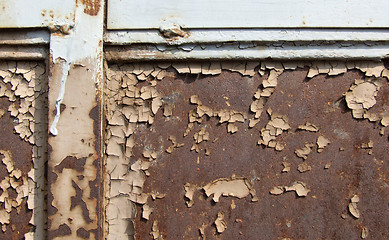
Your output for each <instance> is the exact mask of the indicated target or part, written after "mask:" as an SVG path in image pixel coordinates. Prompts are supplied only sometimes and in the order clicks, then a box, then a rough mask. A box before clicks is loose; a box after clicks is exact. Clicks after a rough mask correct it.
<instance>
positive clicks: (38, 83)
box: [0, 61, 47, 239]
mask: <svg viewBox="0 0 389 240" xmlns="http://www.w3.org/2000/svg"><path fill="white" fill-rule="evenodd" d="M0 80H1V81H0V97H3V98H8V101H9V104H10V105H9V107H8V112H6V110H3V112H2V115H4V114H7V115H8V114H9V115H10V116H11V117H12V118H13V119H14V121H13V122H14V123H13V125H14V127H13V128H14V133H15V134H17V135H19V137H20V139H21V140H24V141H25V142H28V143H29V145H30V146H31V149H32V152H31V155H30V157H28V158H27V159H23V161H25V163H23V164H24V165H25V166H29V165H30V164H31V163H30V161H31V162H32V168H31V169H28V170H27V169H25V168H24V167H19V168H18V167H17V166H19V165H16V164H19V162H20V161H21V160H22V159H14V156H13V154H12V153H11V151H10V150H0V155H2V162H3V164H4V165H5V166H6V169H7V172H8V175H7V176H5V178H4V179H3V180H2V181H1V188H2V195H1V197H0V198H1V199H2V202H3V203H4V208H5V209H2V210H1V211H2V212H3V213H2V216H3V217H4V218H3V219H2V220H1V223H2V230H3V232H5V234H16V233H10V231H11V229H8V227H7V226H9V225H10V224H12V219H11V215H12V214H13V209H16V210H17V211H18V213H20V211H21V210H22V209H24V210H23V211H26V212H25V213H20V214H22V215H23V216H24V217H25V220H27V221H29V224H31V226H34V228H29V227H28V226H27V225H26V226H25V227H24V226H23V227H21V228H20V231H19V232H18V234H19V235H18V234H16V235H17V236H20V235H21V234H24V237H25V239H32V238H44V236H45V233H44V228H45V213H44V208H45V202H44V191H45V179H44V172H45V168H44V162H45V161H46V155H45V151H46V141H45V137H44V134H45V133H46V131H47V130H46V126H45V125H46V124H47V122H46V119H45V118H46V117H47V113H46V110H45V109H44V105H45V103H46V101H47V100H46V96H47V95H46V94H47V85H46V73H45V67H44V66H43V65H42V64H41V63H37V62H23V61H17V62H10V61H7V62H6V61H3V62H0ZM7 117H8V116H7ZM4 127H5V126H4ZM8 139H9V141H10V143H11V142H13V143H12V144H16V145H20V143H17V142H15V140H11V139H12V138H11V136H8ZM3 146H4V145H3ZM7 148H8V147H7ZM10 149H12V147H11V148H10ZM24 150H25V148H24V147H22V146H20V151H24ZM23 154H26V155H27V156H28V152H27V153H23ZM15 157H20V155H19V154H16V156H15ZM27 168H28V167H27ZM27 171H28V172H27ZM13 191H15V192H16V195H15V194H14V193H12V192H13ZM29 211H32V215H29ZM30 216H31V217H30ZM10 220H11V222H10ZM26 229H27V231H26ZM12 231H14V230H13V229H12ZM16 235H15V236H16ZM5 236H7V235H4V237H5ZM20 237H22V236H20Z"/></svg>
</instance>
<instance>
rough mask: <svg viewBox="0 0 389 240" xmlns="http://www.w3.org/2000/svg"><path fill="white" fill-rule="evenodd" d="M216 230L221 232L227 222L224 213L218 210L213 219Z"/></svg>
mask: <svg viewBox="0 0 389 240" xmlns="http://www.w3.org/2000/svg"><path fill="white" fill-rule="evenodd" d="M215 225H216V230H217V232H218V233H222V232H224V231H225V230H226V229H227V223H226V221H224V213H223V212H218V214H217V218H216V220H215Z"/></svg>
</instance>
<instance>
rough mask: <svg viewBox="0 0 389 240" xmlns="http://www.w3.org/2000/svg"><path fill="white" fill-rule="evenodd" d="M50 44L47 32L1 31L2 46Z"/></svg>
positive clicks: (32, 30) (31, 30) (0, 40)
mask: <svg viewBox="0 0 389 240" xmlns="http://www.w3.org/2000/svg"><path fill="white" fill-rule="evenodd" d="M49 42H50V32H49V31H47V30H40V29H39V30H35V29H27V30H23V29H0V45H45V44H49Z"/></svg>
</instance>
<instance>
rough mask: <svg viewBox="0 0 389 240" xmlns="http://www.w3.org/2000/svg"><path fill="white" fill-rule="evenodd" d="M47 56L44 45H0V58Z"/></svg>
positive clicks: (19, 58)
mask: <svg viewBox="0 0 389 240" xmlns="http://www.w3.org/2000/svg"><path fill="white" fill-rule="evenodd" d="M47 56H48V48H47V47H46V46H12V45H0V59H6V60H43V59H45V58H47Z"/></svg>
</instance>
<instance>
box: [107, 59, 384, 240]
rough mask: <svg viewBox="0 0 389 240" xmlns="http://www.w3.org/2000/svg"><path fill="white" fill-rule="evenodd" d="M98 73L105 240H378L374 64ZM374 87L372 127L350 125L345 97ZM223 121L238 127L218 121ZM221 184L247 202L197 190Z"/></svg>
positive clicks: (379, 152)
mask: <svg viewBox="0 0 389 240" xmlns="http://www.w3.org/2000/svg"><path fill="white" fill-rule="evenodd" d="M222 69H224V70H222ZM106 72H107V84H106V93H105V94H106V102H105V106H106V109H107V113H106V116H107V129H106V144H107V152H106V153H107V158H106V169H107V180H109V185H108V186H107V187H108V189H109V191H108V190H107V191H106V193H107V194H106V197H107V203H108V204H107V205H106V223H107V225H108V226H109V229H108V239H115V238H124V237H127V238H130V239H131V238H132V237H134V236H135V237H136V238H137V239H182V238H184V239H198V238H199V237H201V238H203V239H204V238H207V239H242V238H243V239H258V234H260V235H262V236H266V237H269V238H271V239H278V238H281V239H282V238H291V239H316V238H331V239H332V238H336V239H357V238H360V237H361V236H362V235H363V236H366V235H367V229H368V234H369V237H372V238H378V239H379V238H385V237H386V235H385V234H386V232H387V231H386V229H387V228H388V227H389V225H388V224H387V221H386V220H385V219H386V218H388V217H389V216H388V215H387V213H386V211H385V210H383V209H386V208H387V201H386V199H387V198H388V196H389V189H388V182H387V172H388V168H389V166H388V164H387V162H386V161H385V160H386V158H385V156H386V152H387V149H388V147H389V144H388V133H385V131H382V130H381V129H383V128H384V126H385V125H384V124H382V123H381V122H382V121H383V122H384V123H386V120H385V117H384V116H386V114H387V111H388V99H387V96H388V91H389V86H388V80H387V75H386V76H385V74H387V71H386V70H385V68H384V66H383V65H382V63H372V64H371V63H359V62H350V63H339V62H337V63H333V62H331V63H324V62H317V63H300V62H291V63H287V62H285V63H277V62H263V63H244V62H243V63H242V62H241V63H234V62H229V63H206V62H204V63H173V64H171V63H158V64H147V63H145V64H114V65H110V66H108V68H107V70H106ZM276 73H277V74H276ZM374 79H378V80H379V81H380V82H381V83H382V84H381V85H380V87H379V89H378V91H377V93H376V96H375V101H376V103H375V104H374V106H372V107H371V108H369V112H370V113H371V114H375V115H376V117H375V120H374V121H372V120H371V119H370V118H369V119H365V120H359V119H355V118H353V115H352V111H351V110H350V109H349V108H348V106H347V102H346V100H345V95H346V93H347V92H349V91H350V89H352V86H353V84H354V83H355V81H356V80H361V81H368V82H369V81H375V80H374ZM268 88H270V89H269V90H270V91H269V90H266V89H268ZM259 90H260V91H259ZM253 96H254V97H253ZM262 98H263V99H264V100H263V102H261V105H259V106H261V107H260V108H257V107H254V108H250V106H251V105H252V103H253V102H255V101H257V100H260V99H262ZM257 109H263V110H262V112H264V113H267V114H260V113H259V114H257V112H258V110H257ZM235 113H239V114H238V115H239V117H238V119H239V121H237V120H233V122H229V121H230V120H231V116H234V114H235ZM256 115H257V116H256ZM366 118H367V117H366ZM234 119H235V118H234ZM251 119H253V120H255V122H254V123H255V124H253V123H250V120H251ZM229 124H233V125H234V126H235V127H236V128H237V131H233V132H231V130H236V129H235V128H233V129H231V127H229ZM265 132H266V133H265ZM232 133H233V134H232ZM267 133H268V135H265V134H267ZM267 136H271V137H270V140H269V141H268V140H267V139H269V137H267ZM258 140H260V141H259V143H260V145H258ZM265 140H266V141H265ZM370 140H373V141H374V144H372V143H370ZM271 141H274V142H275V144H274V143H272V144H269V143H271ZM263 143H266V144H263ZM277 143H279V145H277ZM178 145H180V147H177V146H178ZM277 146H278V147H277ZM304 146H306V147H307V148H308V149H309V152H303V153H302V154H301V156H299V155H297V153H295V152H296V150H297V149H300V148H301V147H304ZM167 149H168V151H167ZM308 169H309V170H308ZM231 176H233V177H232V178H239V179H242V178H243V179H247V181H248V182H250V183H251V184H249V185H245V184H242V185H239V186H241V187H242V188H243V189H240V190H242V195H239V196H243V195H244V196H246V192H247V186H250V187H252V188H253V190H255V192H256V196H257V197H258V201H257V202H253V201H252V199H251V198H250V197H243V198H236V197H233V196H234V194H235V195H236V194H237V192H235V190H234V189H233V190H228V189H229V188H227V190H225V189H223V191H221V193H220V194H222V195H225V196H229V197H224V196H220V197H219V198H216V199H217V200H218V202H217V203H216V204H215V203H214V201H213V200H212V198H214V197H215V195H214V196H213V197H212V195H211V194H208V195H209V196H207V194H206V192H205V191H204V189H203V187H204V186H207V184H209V183H215V181H217V180H219V181H220V179H224V180H225V181H227V180H226V179H230V177H231ZM237 176H239V177H237ZM275 186H276V187H275ZM156 192H158V193H161V194H163V196H164V197H163V198H156V197H155V196H156V195H155V194H156ZM239 193H240V192H239ZM354 195H358V196H359V197H360V199H361V201H359V202H358V205H357V209H358V211H359V212H360V217H359V218H358V219H353V218H352V216H351V214H352V213H350V211H349V204H350V203H351V201H352V200H350V199H351V198H352V197H353V196H354ZM153 196H154V197H153ZM365 199H369V201H365ZM354 200H355V199H354ZM119 209H120V210H121V211H119ZM150 209H152V212H151V214H150ZM143 211H146V213H143ZM145 216H147V218H148V220H147V218H146V219H145ZM216 222H217V225H215V224H214V223H216ZM226 226H228V228H226Z"/></svg>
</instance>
